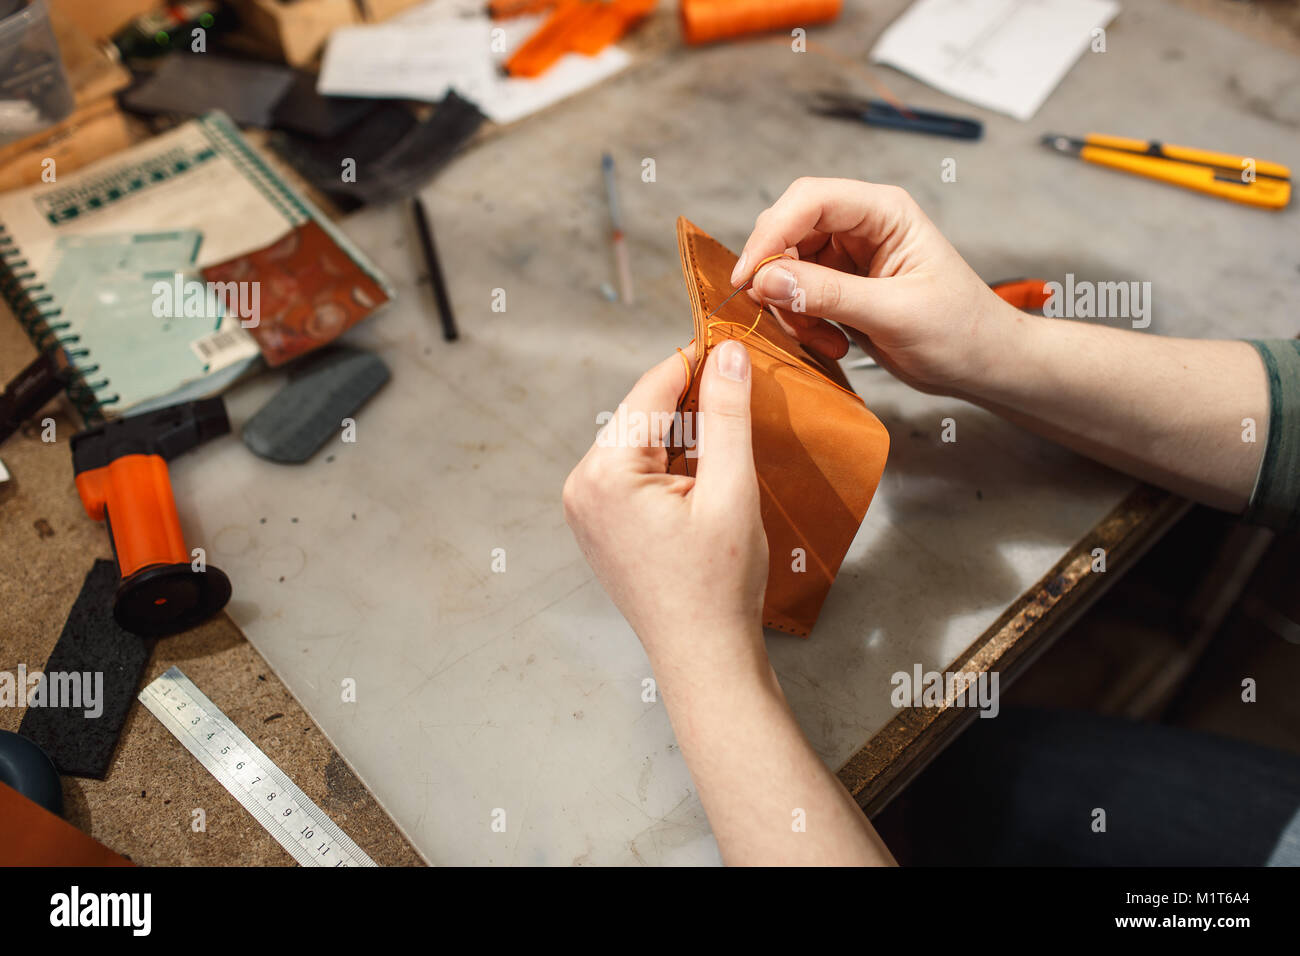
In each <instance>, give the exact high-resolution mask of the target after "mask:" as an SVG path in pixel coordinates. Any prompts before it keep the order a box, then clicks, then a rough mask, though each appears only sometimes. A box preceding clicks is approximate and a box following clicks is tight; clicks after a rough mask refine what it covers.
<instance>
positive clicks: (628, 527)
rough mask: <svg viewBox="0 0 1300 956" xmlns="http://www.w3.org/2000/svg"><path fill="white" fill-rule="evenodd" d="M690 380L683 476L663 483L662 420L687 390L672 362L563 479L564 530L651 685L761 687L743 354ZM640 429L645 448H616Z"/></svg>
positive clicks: (761, 581) (720, 360) (759, 580)
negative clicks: (693, 446) (691, 406)
mask: <svg viewBox="0 0 1300 956" xmlns="http://www.w3.org/2000/svg"><path fill="white" fill-rule="evenodd" d="M702 374H703V379H702V380H701V383H700V404H699V412H698V423H697V427H696V435H697V436H698V450H699V457H698V459H697V468H696V474H695V476H694V477H689V476H685V475H672V474H668V472H667V462H668V455H667V451H666V449H665V445H666V443H667V440H668V435H667V432H668V430H669V429H668V427H667V425H668V420H669V418H670V416H671V415H672V413H673V412H674V411H675V410H676V408H677V402H678V399H679V397H680V396H681V394H682V393H683V392H684V391H685V390H686V385H687V377H686V369H685V367H684V365H683V363H682V361H681V359H680V358H679V357H678V356H677V355H674V356H672V357H671V358H668V359H666V360H664V361H663V362H660V363H659V364H658V365H656V366H655V367H654V368H652V369H650V371H648V372H646V374H645V375H643V376H642V377H641V380H640V381H638V382H637V383H636V385H635V387H633V389H632V391H631V392H630V393H629V394H628V396H627V398H625V399H624V400H623V402H622V404H620V405H619V409H618V412H617V413H616V415H615V417H614V418H613V419H612V420H611V421H610V422H609V423H608V424H607V425H606V426H605V427H604V429H602V431H601V434H600V436H598V437H597V440H596V443H595V444H594V445H592V447H591V449H590V450H589V451H588V452H587V454H586V456H585V457H584V458H583V459H582V461H581V462H579V463H578V466H577V467H576V468H574V469H573V472H572V473H571V474H570V475H569V477H568V480H567V481H566V482H565V483H564V512H565V519H566V520H567V521H568V523H569V527H570V528H572V529H573V533H574V535H575V537H576V538H577V539H578V544H579V546H580V547H581V548H582V552H583V554H584V555H586V558H587V561H588V563H590V564H591V567H592V569H593V570H594V571H595V572H596V577H597V578H598V579H599V580H600V583H601V585H602V586H603V587H604V588H605V590H606V592H607V593H608V594H609V596H610V597H611V598H612V599H613V601H614V603H615V604H616V605H617V606H618V609H619V610H620V611H622V612H623V616H624V617H626V618H627V620H628V623H629V624H631V625H632V628H633V630H635V631H636V633H637V636H638V637H640V639H641V643H642V644H643V645H644V646H645V649H646V653H647V655H649V657H650V663H651V665H652V666H653V667H654V670H655V673H656V675H658V676H659V678H660V680H661V682H662V681H664V680H666V679H681V680H684V681H686V682H699V681H711V680H713V679H714V678H719V679H736V678H738V677H744V676H746V675H748V676H756V677H759V678H761V679H766V678H767V676H769V675H770V665H769V664H768V660H767V650H766V647H765V646H764V644H763V638H762V608H763V593H764V591H765V589H766V586H767V537H766V535H765V533H764V531H763V523H762V519H761V516H760V514H759V498H758V479H757V477H756V475H755V471H754V452H753V447H752V445H751V436H750V404H749V402H750V378H751V368H750V360H749V353H748V352H747V351H746V349H745V347H744V346H743V345H740V344H739V343H736V342H724V343H723V344H721V345H719V346H718V347H717V348H715V349H714V350H713V351H712V352H711V353H710V354H709V357H708V359H707V361H706V363H705V367H704V369H703V372H702ZM646 423H649V426H650V430H649V432H648V434H649V441H642V442H636V443H635V444H633V443H630V442H628V441H626V440H624V439H625V438H626V437H627V436H635V435H636V432H637V429H638V427H639V428H641V429H642V435H645V434H646V432H645V428H646Z"/></svg>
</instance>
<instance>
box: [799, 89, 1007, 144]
mask: <svg viewBox="0 0 1300 956" xmlns="http://www.w3.org/2000/svg"><path fill="white" fill-rule="evenodd" d="M815 97H816V98H815V99H814V100H813V101H812V102H811V103H810V104H809V108H810V109H811V110H812V111H813V112H814V113H820V114H821V115H822V116H835V117H838V118H840V119H855V120H858V121H859V122H862V123H866V124H867V125H868V126H879V127H881V128H883V129H899V130H905V131H907V132H911V133H928V134H930V135H932V136H950V137H953V138H954V139H979V138H980V137H981V136H982V135H983V134H984V124H983V123H981V122H980V121H979V120H973V119H967V118H965V117H961V116H949V115H947V114H946V113H932V112H929V111H927V110H916V109H912V108H911V107H910V106H904V107H902V108H901V109H900V108H898V107H896V106H894V105H893V104H891V103H887V102H885V101H884V100H869V99H864V98H863V97H860V96H854V95H853V94H851V93H838V92H832V91H829V90H823V91H821V92H820V93H817V94H815Z"/></svg>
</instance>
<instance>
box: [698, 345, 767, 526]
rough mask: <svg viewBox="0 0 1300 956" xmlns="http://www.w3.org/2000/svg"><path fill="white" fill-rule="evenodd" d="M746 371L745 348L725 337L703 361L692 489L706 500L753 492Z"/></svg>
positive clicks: (724, 502)
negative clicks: (696, 461)
mask: <svg viewBox="0 0 1300 956" xmlns="http://www.w3.org/2000/svg"><path fill="white" fill-rule="evenodd" d="M752 372H753V368H752V364H751V362H750V360H749V350H748V349H746V348H745V346H743V345H741V344H740V343H739V342H735V341H730V340H729V341H726V342H723V343H722V344H721V345H719V346H718V347H717V348H715V349H714V350H713V351H712V352H710V353H709V358H708V361H707V362H706V363H705V365H704V376H703V378H701V379H700V411H699V420H698V422H697V429H696V431H697V441H698V448H699V462H698V464H697V466H696V469H695V489H694V494H695V495H696V496H697V497H698V498H700V499H702V500H703V501H704V502H705V503H707V504H709V505H713V504H717V505H721V506H727V507H730V506H734V505H735V504H736V503H738V502H744V501H747V500H748V499H749V498H750V497H751V496H753V497H755V498H756V497H757V494H758V479H757V478H756V477H755V472H754V447H753V441H752V437H751V432H750V429H751V424H750V410H749V397H750V384H751V380H752V378H753V374H752Z"/></svg>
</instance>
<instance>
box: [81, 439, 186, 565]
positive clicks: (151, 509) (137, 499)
mask: <svg viewBox="0 0 1300 956" xmlns="http://www.w3.org/2000/svg"><path fill="white" fill-rule="evenodd" d="M77 494H78V495H80V496H81V504H82V505H83V506H84V507H85V509H86V514H88V515H90V517H91V518H93V519H94V520H96V521H103V520H104V517H105V514H106V513H107V517H108V520H109V527H110V529H111V531H112V535H113V549H114V550H115V551H116V552H117V564H118V567H119V568H120V569H121V571H122V577H123V578H124V579H125V578H128V577H130V576H131V575H132V574H135V573H136V572H137V571H140V570H143V569H144V568H147V567H150V566H152V565H156V564H183V563H185V562H188V561H189V559H190V557H189V552H188V551H186V550H185V539H184V538H183V537H182V536H181V520H180V516H179V515H177V513H176V499H175V498H174V497H173V496H172V481H171V475H169V474H168V473H167V462H166V461H164V460H163V458H162V456H161V455H123V456H122V457H121V458H118V459H115V460H114V461H112V462H110V463H109V464H107V465H105V466H103V467H102V468H96V469H94V470H93V471H83V472H82V473H81V474H79V475H77Z"/></svg>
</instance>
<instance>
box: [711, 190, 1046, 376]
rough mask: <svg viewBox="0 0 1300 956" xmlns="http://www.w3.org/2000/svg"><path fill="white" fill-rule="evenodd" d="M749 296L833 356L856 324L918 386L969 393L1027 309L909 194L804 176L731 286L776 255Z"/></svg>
mask: <svg viewBox="0 0 1300 956" xmlns="http://www.w3.org/2000/svg"><path fill="white" fill-rule="evenodd" d="M783 252H789V253H791V254H792V255H796V256H797V257H798V258H797V259H782V260H779V261H777V262H773V263H771V264H769V265H766V266H764V267H763V268H762V269H760V270H759V272H758V275H757V276H756V277H755V280H754V285H753V287H752V288H751V289H750V290H749V294H750V296H751V297H752V298H754V299H755V300H756V301H759V302H762V303H765V304H767V305H770V306H774V307H775V309H776V311H777V315H778V318H779V319H780V320H781V321H782V322H783V324H784V325H785V327H786V330H787V331H789V332H790V333H791V334H792V335H794V336H795V337H796V338H798V339H799V340H800V341H801V342H803V343H804V344H806V345H808V346H809V347H810V348H814V349H816V350H817V351H819V352H821V353H822V354H824V355H828V356H830V357H831V358H841V357H842V356H843V355H844V354H845V352H846V351H847V350H848V342H847V341H846V340H845V338H844V335H843V333H842V332H841V331H840V330H839V329H838V328H836V327H835V326H834V325H832V324H831V323H832V322H838V323H840V324H841V325H842V326H844V327H846V329H847V330H848V331H849V334H851V335H853V337H854V339H855V340H856V341H857V342H858V344H859V345H861V346H862V347H863V349H864V350H865V351H866V352H867V353H868V354H869V355H871V356H872V357H873V358H874V359H875V360H876V361H877V362H879V363H880V364H881V365H882V366H884V367H885V368H886V369H888V370H889V371H890V372H892V373H893V374H894V375H895V376H897V377H898V378H900V379H902V380H903V381H904V382H906V383H907V384H909V385H911V386H913V387H914V388H917V389H920V390H921V391H925V392H938V393H943V394H951V395H964V394H965V393H966V392H967V390H968V389H970V388H972V387H974V386H976V385H977V383H978V382H979V381H980V380H981V378H982V377H983V375H984V374H985V373H986V371H987V370H988V369H989V368H991V367H992V366H993V365H994V364H995V363H997V362H998V361H999V360H1005V353H1006V347H1007V343H1008V342H1009V341H1012V334H1013V332H1012V330H1013V329H1014V327H1015V325H1016V323H1017V322H1020V321H1023V317H1022V316H1021V314H1020V313H1019V312H1017V310H1015V309H1014V308H1013V307H1011V306H1009V305H1007V304H1006V303H1005V302H1003V301H1002V300H1001V299H1000V298H998V296H997V294H996V293H994V292H993V291H992V290H991V289H990V288H989V287H988V285H987V284H986V283H984V282H983V281H981V280H980V278H979V276H977V275H976V274H975V272H974V271H973V270H972V269H971V267H970V266H968V265H967V264H966V262H965V260H964V259H962V257H961V256H960V255H959V254H958V253H957V250H956V249H954V248H953V247H952V245H951V244H950V243H949V242H948V240H947V239H945V238H944V236H943V234H942V233H940V232H939V230H938V229H937V228H935V226H934V224H933V223H932V222H930V220H929V218H928V217H927V216H926V215H925V213H924V212H922V211H921V208H920V207H919V206H917V204H916V203H915V202H914V201H913V199H912V197H911V196H909V195H908V194H907V192H906V191H904V190H902V189H900V188H898V187H897V186H880V185H876V184H874V183H863V182H856V181H854V180H849V179H799V180H796V181H795V182H794V183H793V184H792V185H791V186H790V188H789V189H787V190H786V191H785V194H784V195H782V196H781V198H780V199H778V200H777V201H776V203H775V204H774V205H773V206H772V207H771V208H769V209H767V210H765V211H764V212H763V213H762V214H760V215H759V217H758V220H757V221H756V222H755V224H754V231H753V233H752V234H751V235H750V237H749V241H748V242H746V243H745V248H744V250H743V251H742V253H741V256H740V261H739V262H737V264H736V270H735V272H734V273H733V275H732V278H731V282H732V285H733V286H739V285H741V284H742V283H743V282H744V281H745V280H746V279H748V278H749V275H750V270H752V269H753V268H754V266H755V265H756V264H758V263H759V262H761V261H762V260H763V259H765V258H767V257H768V256H774V255H777V254H779V253H783Z"/></svg>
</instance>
